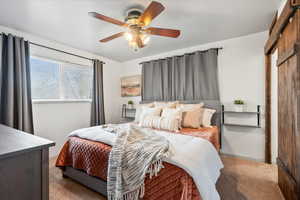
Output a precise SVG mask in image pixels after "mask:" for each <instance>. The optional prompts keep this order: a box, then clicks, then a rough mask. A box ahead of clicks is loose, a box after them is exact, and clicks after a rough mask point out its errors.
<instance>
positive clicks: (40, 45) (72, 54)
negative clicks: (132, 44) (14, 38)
mask: <svg viewBox="0 0 300 200" xmlns="http://www.w3.org/2000/svg"><path fill="white" fill-rule="evenodd" d="M0 35H2V33H0ZM29 44H31V45H35V46H39V47H43V48H46V49H50V50H53V51H58V52H60V53H64V54H68V55H71V56H75V57H78V58H83V59H86V60H90V61H94V60H95V59H92V58H88V57H84V56H80V55H77V54H74V53H69V52H66V51H62V50H59V49H55V48H52V47H48V46H45V45H42V44H37V43H34V42H30V41H29ZM100 62H101V63H103V64H105V62H103V61H100Z"/></svg>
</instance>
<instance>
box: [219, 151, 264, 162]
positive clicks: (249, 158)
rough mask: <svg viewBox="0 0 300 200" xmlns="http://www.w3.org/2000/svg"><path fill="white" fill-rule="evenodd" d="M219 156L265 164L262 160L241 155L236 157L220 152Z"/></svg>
mask: <svg viewBox="0 0 300 200" xmlns="http://www.w3.org/2000/svg"><path fill="white" fill-rule="evenodd" d="M220 155H224V156H230V157H234V158H241V159H244V160H252V161H255V162H265V161H264V160H263V159H257V158H251V157H247V156H241V155H236V154H230V153H224V152H222V151H221V153H220Z"/></svg>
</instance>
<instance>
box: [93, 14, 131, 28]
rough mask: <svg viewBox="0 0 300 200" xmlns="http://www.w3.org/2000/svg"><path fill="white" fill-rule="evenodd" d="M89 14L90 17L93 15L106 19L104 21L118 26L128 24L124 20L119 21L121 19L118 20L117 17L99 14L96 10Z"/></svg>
mask: <svg viewBox="0 0 300 200" xmlns="http://www.w3.org/2000/svg"><path fill="white" fill-rule="evenodd" d="M89 15H90V16H92V17H95V18H97V19H100V20H103V21H106V22H109V23H112V24H115V25H118V26H128V25H127V24H126V23H125V22H121V21H119V20H117V19H113V18H111V17H107V16H105V15H101V14H99V13H96V12H89Z"/></svg>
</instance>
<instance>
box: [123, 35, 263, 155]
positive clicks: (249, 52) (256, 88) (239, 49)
mask: <svg viewBox="0 0 300 200" xmlns="http://www.w3.org/2000/svg"><path fill="white" fill-rule="evenodd" d="M267 35H268V34H267V32H262V33H257V34H252V35H248V36H244V37H239V38H234V39H230V40H225V41H219V42H214V43H210V44H206V45H200V46H194V47H190V48H185V49H180V50H176V51H171V52H168V53H163V54H159V55H155V56H151V57H145V58H141V59H136V60H131V61H127V62H124V63H122V65H123V71H122V76H127V75H134V74H141V66H140V65H139V63H140V62H142V61H147V60H153V59H158V58H164V57H167V56H172V55H180V54H183V53H188V52H193V51H196V50H205V49H208V48H212V47H223V48H224V49H223V50H221V51H220V53H219V57H218V62H219V82H220V92H221V101H222V103H223V104H226V105H227V104H231V102H232V101H233V100H234V99H237V98H241V99H244V100H245V101H246V102H247V104H248V107H249V109H255V105H262V111H264V51H263V48H264V44H265V42H266V40H267ZM129 99H133V100H134V101H135V102H136V103H138V102H139V101H140V97H135V98H122V102H123V103H127V101H128V100H129ZM263 118H264V116H263ZM251 122H253V123H255V118H250V119H249V123H251ZM261 123H262V125H263V124H264V122H263V121H262V122H261ZM222 142H223V147H222V152H224V153H226V154H232V155H237V156H243V157H249V158H252V159H256V160H260V161H262V160H264V148H265V147H264V127H263V128H260V129H256V128H253V129H252V128H237V127H224V129H223V138H222Z"/></svg>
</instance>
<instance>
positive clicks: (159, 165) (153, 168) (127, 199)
mask: <svg viewBox="0 0 300 200" xmlns="http://www.w3.org/2000/svg"><path fill="white" fill-rule="evenodd" d="M163 168H164V166H163V161H162V159H159V160H157V161H155V162H154V163H152V164H151V165H150V166H149V168H148V170H147V173H148V174H149V176H150V178H152V177H153V176H157V174H158V173H159V171H160V170H161V169H163ZM144 195H145V184H144V183H142V184H141V185H140V187H139V188H138V189H136V190H134V191H131V192H128V193H126V194H123V195H122V196H121V197H116V196H115V194H113V193H112V192H109V193H108V194H107V199H108V200H138V199H139V198H143V197H144Z"/></svg>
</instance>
